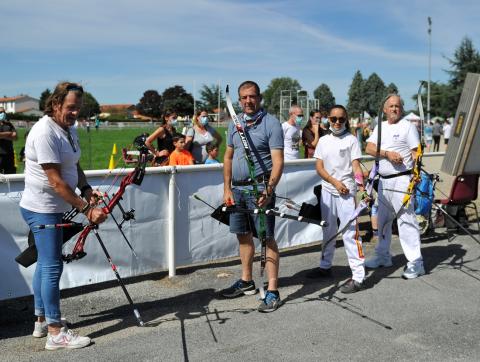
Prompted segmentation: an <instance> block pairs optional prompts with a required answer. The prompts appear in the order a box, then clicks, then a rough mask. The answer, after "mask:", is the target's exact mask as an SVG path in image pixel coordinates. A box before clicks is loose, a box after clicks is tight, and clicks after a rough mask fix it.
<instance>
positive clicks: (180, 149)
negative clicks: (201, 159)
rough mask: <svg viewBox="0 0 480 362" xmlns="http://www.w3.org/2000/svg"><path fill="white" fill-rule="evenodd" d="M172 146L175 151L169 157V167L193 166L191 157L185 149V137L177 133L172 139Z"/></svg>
mask: <svg viewBox="0 0 480 362" xmlns="http://www.w3.org/2000/svg"><path fill="white" fill-rule="evenodd" d="M172 142H173V146H174V147H175V149H174V150H173V151H172V153H171V154H170V157H169V161H168V165H169V166H185V165H193V163H194V162H193V156H192V154H191V153H190V152H188V151H187V150H186V149H185V136H184V135H183V134H179V133H177V134H176V135H175V136H173V137H172Z"/></svg>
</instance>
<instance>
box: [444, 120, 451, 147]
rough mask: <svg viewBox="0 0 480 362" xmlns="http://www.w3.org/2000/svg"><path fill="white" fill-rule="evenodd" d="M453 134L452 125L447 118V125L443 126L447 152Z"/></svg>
mask: <svg viewBox="0 0 480 362" xmlns="http://www.w3.org/2000/svg"><path fill="white" fill-rule="evenodd" d="M451 134H452V125H451V124H450V121H449V120H448V118H445V124H444V125H443V140H444V142H445V151H446V150H447V148H448V141H449V140H450V135H451Z"/></svg>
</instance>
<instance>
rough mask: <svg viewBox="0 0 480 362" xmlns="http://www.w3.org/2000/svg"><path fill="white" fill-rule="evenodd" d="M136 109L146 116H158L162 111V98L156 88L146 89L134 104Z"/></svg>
mask: <svg viewBox="0 0 480 362" xmlns="http://www.w3.org/2000/svg"><path fill="white" fill-rule="evenodd" d="M136 108H137V111H138V112H139V113H140V114H142V115H144V116H148V117H153V118H160V117H161V116H162V112H163V99H162V96H161V95H160V94H158V92H157V91H156V90H152V89H150V90H147V91H145V92H144V93H143V97H142V98H140V102H139V103H138V104H137V105H136Z"/></svg>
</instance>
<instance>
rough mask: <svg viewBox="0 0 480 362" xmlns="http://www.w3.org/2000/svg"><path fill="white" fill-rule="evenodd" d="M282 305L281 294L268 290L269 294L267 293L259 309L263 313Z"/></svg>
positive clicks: (272, 310)
mask: <svg viewBox="0 0 480 362" xmlns="http://www.w3.org/2000/svg"><path fill="white" fill-rule="evenodd" d="M281 305H282V301H281V299H280V294H278V292H277V293H273V292H271V291H270V290H267V294H266V295H265V299H262V301H261V302H260V305H259V306H258V311H259V312H262V313H270V312H274V311H276V310H277V309H278V307H280V306H281Z"/></svg>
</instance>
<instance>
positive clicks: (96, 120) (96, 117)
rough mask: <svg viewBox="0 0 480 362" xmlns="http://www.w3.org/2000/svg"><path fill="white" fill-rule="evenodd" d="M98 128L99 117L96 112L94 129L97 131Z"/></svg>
mask: <svg viewBox="0 0 480 362" xmlns="http://www.w3.org/2000/svg"><path fill="white" fill-rule="evenodd" d="M99 128H100V117H99V116H98V114H97V115H96V116H95V130H96V131H98V129H99Z"/></svg>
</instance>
